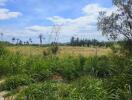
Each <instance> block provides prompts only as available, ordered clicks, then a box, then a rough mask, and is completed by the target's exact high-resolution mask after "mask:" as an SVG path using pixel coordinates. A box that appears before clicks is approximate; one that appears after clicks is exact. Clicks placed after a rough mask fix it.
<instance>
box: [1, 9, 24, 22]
mask: <svg viewBox="0 0 132 100" xmlns="http://www.w3.org/2000/svg"><path fill="white" fill-rule="evenodd" d="M21 15H22V13H20V12H12V11H10V10H9V9H6V8H0V20H7V19H11V18H16V17H18V16H21Z"/></svg>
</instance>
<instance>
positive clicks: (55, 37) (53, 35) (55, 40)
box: [49, 24, 63, 44]
mask: <svg viewBox="0 0 132 100" xmlns="http://www.w3.org/2000/svg"><path fill="white" fill-rule="evenodd" d="M62 26H63V24H61V25H57V24H56V25H53V27H52V31H51V33H50V36H49V43H53V44H57V43H58V40H59V35H60V30H61V27H62ZM51 40H52V41H51Z"/></svg>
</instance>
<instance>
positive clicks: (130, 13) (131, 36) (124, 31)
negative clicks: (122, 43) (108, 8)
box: [98, 0, 132, 41]
mask: <svg viewBox="0 0 132 100" xmlns="http://www.w3.org/2000/svg"><path fill="white" fill-rule="evenodd" d="M113 4H114V6H116V7H117V9H116V11H113V12H112V14H111V15H107V12H104V11H102V12H100V13H99V17H98V29H99V30H101V31H102V34H103V35H106V36H108V37H109V38H110V39H114V40H115V39H119V38H120V37H123V39H126V40H129V41H132V0H113Z"/></svg>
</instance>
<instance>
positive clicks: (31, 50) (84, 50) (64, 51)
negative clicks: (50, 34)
mask: <svg viewBox="0 0 132 100" xmlns="http://www.w3.org/2000/svg"><path fill="white" fill-rule="evenodd" d="M7 49H8V50H9V51H11V52H13V53H16V52H19V53H20V54H22V55H24V56H30V55H32V56H42V55H43V51H45V50H47V49H48V47H40V46H9V47H7ZM96 51H97V55H98V56H101V55H107V54H109V53H110V52H111V49H110V48H104V47H98V48H97V49H96V48H95V47H72V46H60V47H59V53H58V56H59V57H64V56H80V55H81V56H84V57H88V56H94V55H96Z"/></svg>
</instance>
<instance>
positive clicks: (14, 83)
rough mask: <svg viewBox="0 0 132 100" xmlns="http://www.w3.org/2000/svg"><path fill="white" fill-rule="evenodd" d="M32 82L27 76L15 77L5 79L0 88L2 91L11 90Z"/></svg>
mask: <svg viewBox="0 0 132 100" xmlns="http://www.w3.org/2000/svg"><path fill="white" fill-rule="evenodd" d="M32 82H33V80H32V78H30V77H29V76H27V75H16V76H11V77H9V78H7V79H6V80H5V82H4V83H3V84H2V85H1V88H2V89H3V90H13V89H16V88H18V87H20V86H25V85H29V84H31V83H32Z"/></svg>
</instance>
